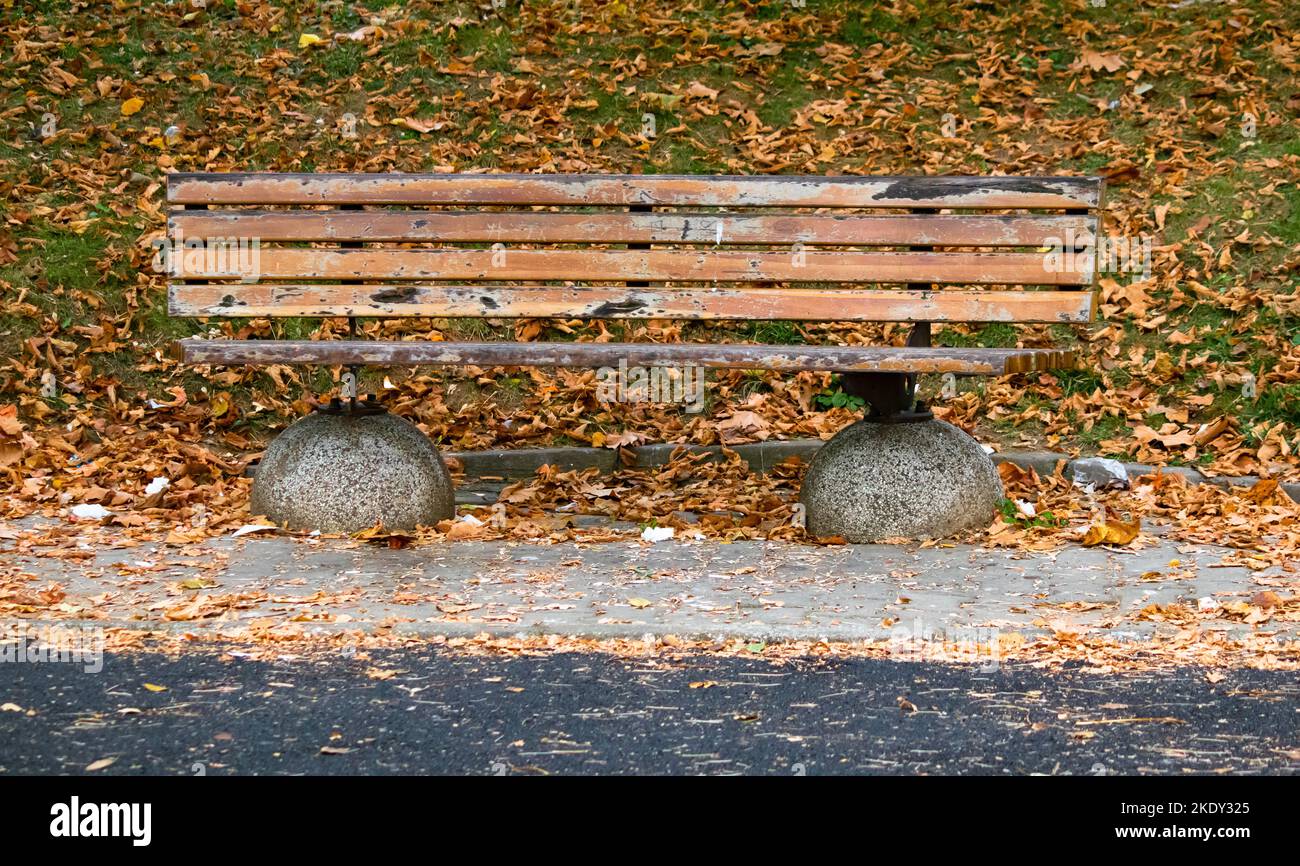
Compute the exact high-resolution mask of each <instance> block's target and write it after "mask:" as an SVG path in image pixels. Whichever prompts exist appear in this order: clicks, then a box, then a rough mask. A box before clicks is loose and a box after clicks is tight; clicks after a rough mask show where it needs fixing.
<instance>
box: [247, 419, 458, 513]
mask: <svg viewBox="0 0 1300 866" xmlns="http://www.w3.org/2000/svg"><path fill="white" fill-rule="evenodd" d="M358 406H359V407H362V406H366V404H358ZM367 408H368V409H370V411H366V410H364V409H363V411H361V412H359V413H357V414H353V413H351V412H348V411H347V404H346V403H343V404H341V405H340V404H339V401H337V400H336V401H335V405H334V407H333V410H332V411H331V409H324V410H322V411H318V412H314V413H312V414H311V415H308V416H307V417H306V418H303V419H301V420H299V421H297V422H295V423H294V424H293V425H291V426H290V427H289V428H288V429H287V430H285V431H284V432H283V433H281V434H280V435H279V436H277V437H276V438H275V440H274V441H273V442H272V443H271V445H270V447H269V448H267V449H266V453H265V454H264V455H263V457H262V462H261V463H260V464H259V465H258V467H257V474H256V475H255V476H254V478H253V492H252V496H251V498H250V500H249V512H250V513H251V514H263V515H265V516H267V517H269V518H270V519H271V520H273V521H274V522H276V523H277V524H280V525H282V526H287V527H288V528H290V529H294V530H302V531H312V530H319V531H321V532H331V533H353V532H360V531H361V530H364V529H369V528H370V527H372V526H374V525H376V524H382V525H383V526H384V527H385V528H386V529H398V530H400V529H414V528H415V527H416V526H432V525H434V524H436V523H437V522H438V521H440V520H445V519H447V518H449V517H452V516H453V515H454V513H455V500H454V491H453V488H452V483H451V476H450V475H449V474H448V472H447V467H446V465H445V464H444V463H443V462H442V456H441V455H439V453H438V449H437V448H435V447H434V445H433V443H432V442H431V441H429V437H428V436H425V435H424V433H423V432H421V431H420V428H419V427H416V426H415V425H414V424H412V423H411V422H410V421H406V420H404V419H402V418H399V417H397V416H396V415H390V414H388V413H386V412H384V411H383V410H382V409H379V410H378V411H373V408H372V406H369V407H367Z"/></svg>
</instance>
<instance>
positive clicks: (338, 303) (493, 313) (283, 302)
mask: <svg viewBox="0 0 1300 866" xmlns="http://www.w3.org/2000/svg"><path fill="white" fill-rule="evenodd" d="M232 292H233V293H234V294H233V295H232V294H231V293H232ZM169 297H170V312H171V314H172V315H173V316H195V317H202V316H226V317H243V318H249V317H263V316H265V317H274V316H305V317H313V316H376V317H400V316H430V317H436V318H455V317H495V318H530V319H531V318H547V317H559V318H593V319H602V318H603V319H625V318H638V319H645V318H653V319H793V320H799V321H827V322H830V321H844V322H917V321H934V322H1058V323H1070V322H1074V323H1083V322H1088V321H1091V319H1092V315H1093V302H1094V298H1093V295H1092V293H1091V292H1083V291H1067V292H1055V291H1035V292H1004V291H989V290H983V291H938V292H936V291H898V290H871V289H866V290H863V289H811V288H791V289H766V288H742V289H716V290H708V289H631V288H625V287H623V286H601V287H593V288H587V287H565V288H561V287H555V286H452V285H421V284H418V283H412V284H407V285H366V284H346V285H338V284H334V285H330V284H274V283H261V284H256V285H246V286H245V285H240V286H230V285H226V284H208V283H198V284H185V283H176V284H172V285H171V286H169ZM234 297H237V298H238V301H237V302H232V301H231V298H234Z"/></svg>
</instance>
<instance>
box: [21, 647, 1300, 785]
mask: <svg viewBox="0 0 1300 866" xmlns="http://www.w3.org/2000/svg"><path fill="white" fill-rule="evenodd" d="M146 684H148V685H146ZM150 686H153V687H155V688H152V689H151V688H150ZM157 687H162V688H161V689H159V688H157ZM1298 696H1300V683H1298V682H1297V677H1296V674H1295V673H1293V672H1263V671H1245V670H1241V671H1229V672H1227V674H1226V678H1225V679H1223V680H1221V681H1219V682H1214V683H1212V682H1210V681H1209V680H1208V679H1207V676H1206V671H1204V670H1200V669H1182V670H1177V671H1173V672H1164V673H1158V674H1145V675H1123V676H1121V675H1115V674H1103V675H1099V674H1091V673H1083V672H1081V671H1077V670H1075V671H1069V670H1067V671H1064V672H1059V673H1047V672H1044V671H1041V670H1035V669H1032V668H1028V667H1013V666H1006V665H1004V666H1003V667H1002V668H1000V669H998V670H996V671H992V672H979V671H976V670H974V669H971V668H963V667H954V666H942V665H936V664H927V663H911V662H898V661H886V660H847V661H844V660H842V661H832V662H818V661H811V660H809V661H801V662H794V663H788V664H785V665H783V666H774V665H772V664H769V663H767V662H765V661H763V660H761V659H734V658H703V659H694V660H691V661H690V662H648V661H643V660H626V659H619V658H614V657H609V656H602V655H577V654H557V655H550V656H545V657H540V658H525V657H491V658H489V657H468V656H458V655H449V654H447V653H445V652H438V651H434V650H427V651H419V652H415V651H386V652H375V653H373V654H372V655H371V657H370V658H368V659H367V658H354V657H347V656H338V657H335V658H331V659H312V660H285V661H277V662H261V661H251V660H246V659H239V658H232V657H230V656H224V657H223V656H219V655H213V654H199V653H192V654H187V655H184V656H182V657H179V658H170V657H167V656H163V655H152V654H135V653H133V654H127V655H111V656H108V657H107V658H105V659H104V668H103V670H102V671H101V672H99V673H86V672H84V671H83V670H82V668H81V667H79V666H77V665H73V664H67V663H59V664H51V663H45V664H38V663H31V662H11V663H6V664H0V705H4V711H0V773H2V774H22V773H69V774H78V773H84V772H86V771H87V768H88V767H90V766H92V765H96V762H98V766H99V767H100V768H99V769H96V770H93V771H92V772H93V773H94V774H96V775H114V774H168V775H199V774H206V775H225V774H238V775H253V774H424V773H455V774H466V773H468V774H483V775H492V774H495V775H519V774H584V773H585V774H593V773H619V774H631V773H642V774H645V773H662V774H780V775H810V776H812V775H823V774H845V773H895V774H916V773H942V774H1021V773H1045V774H1131V773H1152V774H1182V773H1187V772H1196V773H1212V772H1224V771H1232V772H1240V773H1261V774H1262V773H1290V774H1294V773H1296V772H1297V771H1298V770H1300V734H1298V733H1297V728H1298V727H1300V726H1298V725H1297V697H1298ZM108 759H112V761H111V763H108V764H107V765H105V762H106V761H107V760H108Z"/></svg>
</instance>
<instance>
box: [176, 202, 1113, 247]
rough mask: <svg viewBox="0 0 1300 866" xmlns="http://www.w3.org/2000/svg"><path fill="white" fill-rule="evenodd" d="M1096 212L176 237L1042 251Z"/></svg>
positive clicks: (1089, 227) (447, 221)
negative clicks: (923, 246) (927, 246)
mask: <svg viewBox="0 0 1300 866" xmlns="http://www.w3.org/2000/svg"><path fill="white" fill-rule="evenodd" d="M1096 226H1097V220H1096V218H1095V217H1091V216H1063V215H1052V214H1025V215H1019V216H993V215H973V214H963V215H956V214H946V215H917V214H888V215H884V214H881V215H857V214H854V215H842V214H841V215H836V214H817V215H812V216H808V215H795V214H681V213H611V212H605V213H525V212H504V213H502V212H497V213H492V212H483V211H456V212H439V211H421V210H406V211H391V210H389V211H375V210H372V211H337V210H330V211H261V212H252V211H201V210H189V211H184V210H182V211H175V212H174V213H173V214H172V215H171V218H170V219H169V220H168V228H169V231H170V232H171V235H172V237H173V238H176V239H178V240H181V239H184V238H231V237H235V238H241V237H242V238H257V239H258V240H259V241H261V242H262V243H275V242H282V241H318V242H330V241H334V242H348V241H366V242H370V243H378V242H444V243H455V242H460V243H493V242H498V241H500V242H505V243H597V244H601V243H614V244H617V243H664V244H709V245H722V244H782V245H786V246H789V245H793V244H795V243H804V244H825V245H837V246H839V245H842V246H854V245H859V246H873V245H875V246H906V245H909V244H932V245H936V246H958V247H985V246H990V247H1017V246H1022V247H1025V246H1027V247H1038V246H1043V245H1049V244H1057V245H1059V244H1062V243H1064V242H1065V240H1066V239H1067V238H1076V239H1077V238H1084V237H1091V236H1092V235H1093V234H1094V233H1095V232H1096Z"/></svg>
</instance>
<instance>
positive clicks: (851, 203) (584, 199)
mask: <svg viewBox="0 0 1300 866" xmlns="http://www.w3.org/2000/svg"><path fill="white" fill-rule="evenodd" d="M1100 188H1101V181H1100V180H1099V179H1098V178H1091V177H926V176H915V177H906V176H903V177H820V176H807V175H804V176H794V175H786V176H781V175H774V176H759V177H745V176H713V177H710V176H675V175H557V174H552V175H539V174H522V175H521V174H270V173H231V174H172V175H169V176H168V178H167V200H168V201H170V202H173V203H175V204H219V205H221V204H252V205H287V204H360V205H365V204H407V205H435V204H437V205H448V204H477V205H632V204H638V205H651V206H654V205H660V206H678V207H680V206H701V207H712V206H722V207H727V206H731V207H849V208H872V207H880V208H949V207H950V208H1095V207H1096V206H1097V204H1098V200H1099V196H1100Z"/></svg>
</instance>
